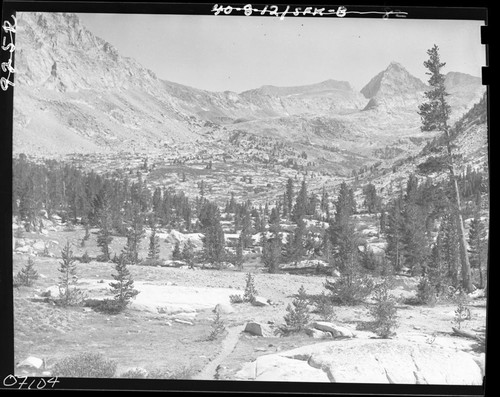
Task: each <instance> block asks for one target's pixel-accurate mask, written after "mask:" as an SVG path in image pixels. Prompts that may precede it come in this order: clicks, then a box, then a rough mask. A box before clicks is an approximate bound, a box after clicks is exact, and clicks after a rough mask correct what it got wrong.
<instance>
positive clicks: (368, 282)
mask: <svg viewBox="0 0 500 397" xmlns="http://www.w3.org/2000/svg"><path fill="white" fill-rule="evenodd" d="M325 288H326V289H327V290H329V291H330V299H331V300H332V302H334V303H337V304H339V305H347V306H354V305H356V304H359V303H362V302H363V300H364V299H365V298H366V297H367V296H369V295H370V294H371V293H372V292H373V288H374V284H373V280H372V279H371V278H369V277H367V276H361V275H352V274H343V275H341V276H340V277H339V278H338V279H337V280H335V281H329V280H326V282H325Z"/></svg>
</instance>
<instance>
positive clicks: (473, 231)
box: [469, 211, 487, 288]
mask: <svg viewBox="0 0 500 397" xmlns="http://www.w3.org/2000/svg"><path fill="white" fill-rule="evenodd" d="M485 238H486V230H485V227H484V224H483V222H482V221H481V218H480V216H479V211H476V214H475V215H474V218H473V219H472V221H471V223H470V228H469V253H470V263H471V266H472V267H473V268H475V269H477V272H478V274H479V288H484V276H483V267H484V266H485V265H486V253H487V252H486V249H487V242H486V240H485Z"/></svg>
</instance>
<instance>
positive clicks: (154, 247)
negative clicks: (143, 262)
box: [148, 222, 160, 261]
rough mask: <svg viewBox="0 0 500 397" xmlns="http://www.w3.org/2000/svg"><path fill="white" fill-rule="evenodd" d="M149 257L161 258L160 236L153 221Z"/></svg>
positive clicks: (153, 258)
mask: <svg viewBox="0 0 500 397" xmlns="http://www.w3.org/2000/svg"><path fill="white" fill-rule="evenodd" d="M148 259H151V260H155V261H157V260H159V259H160V238H159V237H158V236H157V235H156V223H155V222H153V223H152V225H151V236H149V249H148Z"/></svg>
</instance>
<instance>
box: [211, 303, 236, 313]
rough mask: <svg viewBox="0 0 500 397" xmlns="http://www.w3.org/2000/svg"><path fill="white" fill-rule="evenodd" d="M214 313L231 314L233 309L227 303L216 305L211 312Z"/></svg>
mask: <svg viewBox="0 0 500 397" xmlns="http://www.w3.org/2000/svg"><path fill="white" fill-rule="evenodd" d="M213 312H214V313H216V312H219V313H221V314H231V313H234V307H232V306H231V305H230V304H228V303H217V305H215V308H214V310H213Z"/></svg>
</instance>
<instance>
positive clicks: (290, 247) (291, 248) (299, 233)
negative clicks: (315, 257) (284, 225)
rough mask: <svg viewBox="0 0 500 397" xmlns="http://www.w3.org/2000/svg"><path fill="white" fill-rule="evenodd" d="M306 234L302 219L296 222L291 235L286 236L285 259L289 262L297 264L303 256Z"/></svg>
mask: <svg viewBox="0 0 500 397" xmlns="http://www.w3.org/2000/svg"><path fill="white" fill-rule="evenodd" d="M305 233H306V226H305V223H304V221H303V220H302V219H299V221H298V222H297V227H296V228H295V230H294V232H293V234H292V233H290V234H289V235H288V240H287V244H286V246H285V252H286V257H287V259H288V260H289V261H291V262H295V263H297V262H299V261H300V260H301V259H302V257H303V256H304V255H305V249H304V239H305Z"/></svg>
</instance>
